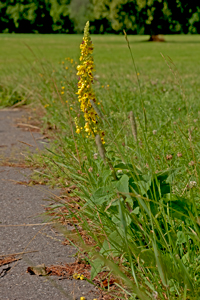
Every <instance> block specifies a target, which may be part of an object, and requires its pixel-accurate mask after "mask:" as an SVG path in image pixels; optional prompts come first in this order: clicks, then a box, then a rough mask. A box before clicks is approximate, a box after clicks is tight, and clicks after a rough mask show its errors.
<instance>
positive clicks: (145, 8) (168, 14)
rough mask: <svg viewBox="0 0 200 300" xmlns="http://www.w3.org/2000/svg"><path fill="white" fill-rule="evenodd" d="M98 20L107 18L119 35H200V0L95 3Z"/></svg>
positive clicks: (96, 1) (94, 0) (143, 0)
mask: <svg viewBox="0 0 200 300" xmlns="http://www.w3.org/2000/svg"><path fill="white" fill-rule="evenodd" d="M93 4H94V16H95V18H96V19H103V18H106V19H108V20H109V22H110V24H111V26H112V28H113V29H114V30H115V31H116V32H122V30H123V29H125V30H126V31H127V32H130V33H135V34H150V35H151V39H152V40H153V36H157V35H158V34H167V33H175V32H176V33H188V32H199V30H200V13H199V11H200V1H199V0H193V1H191V3H190V2H188V1H186V0H183V1H182V0H102V1H98V0H93Z"/></svg>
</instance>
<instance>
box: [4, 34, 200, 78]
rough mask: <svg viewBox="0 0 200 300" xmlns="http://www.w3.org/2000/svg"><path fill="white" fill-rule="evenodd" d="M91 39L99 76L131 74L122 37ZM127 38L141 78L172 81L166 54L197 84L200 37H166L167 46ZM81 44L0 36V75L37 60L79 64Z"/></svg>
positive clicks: (77, 38)
mask: <svg viewBox="0 0 200 300" xmlns="http://www.w3.org/2000/svg"><path fill="white" fill-rule="evenodd" d="M91 38H92V41H93V43H94V46H95V50H94V59H95V64H96V69H97V73H98V74H99V75H100V76H103V77H104V76H105V77H106V76H107V75H109V76H110V75H111V74H112V75H113V76H120V75H122V74H123V76H124V75H126V74H132V71H133V66H132V63H131V59H130V53H129V50H128V48H127V44H126V42H125V38H124V36H123V35H119V36H117V35H116V36H115V35H92V36H91ZM128 38H129V41H130V45H131V48H132V51H133V55H134V58H135V61H136V64H137V66H138V69H139V71H140V73H141V75H143V76H147V77H151V78H152V79H153V78H164V77H166V76H167V77H170V76H171V74H170V72H169V70H168V68H167V66H166V64H165V62H164V60H163V58H162V56H161V54H160V53H163V55H168V56H169V57H170V58H171V59H172V60H173V62H174V63H175V64H176V66H177V68H178V70H179V72H180V73H181V78H182V79H183V80H186V81H188V83H194V82H195V80H197V77H198V76H199V74H200V67H199V66H198V62H199V60H200V51H199V46H200V36H199V35H188V36H184V35H172V36H165V40H166V42H165V43H148V42H147V40H148V38H149V37H148V36H129V37H128ZM81 40H82V36H81V35H31V34H29V35H27V34H20V35H19V34H18V35H17V34H1V35H0V53H1V57H0V75H1V76H4V75H5V73H6V74H8V73H11V72H16V71H17V70H22V69H23V68H27V67H29V66H30V63H33V62H34V61H35V60H36V59H46V60H48V61H49V62H51V63H52V64H53V65H57V64H58V62H60V61H62V60H63V59H64V58H65V57H72V58H74V59H75V60H78V57H79V44H80V42H81ZM30 49H31V50H32V51H33V53H34V54H33V53H32V52H31V51H30ZM34 55H35V56H34ZM197 81H198V80H197Z"/></svg>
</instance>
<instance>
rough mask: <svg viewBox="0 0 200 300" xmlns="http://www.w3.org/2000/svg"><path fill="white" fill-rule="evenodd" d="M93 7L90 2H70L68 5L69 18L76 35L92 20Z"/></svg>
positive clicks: (87, 0)
mask: <svg viewBox="0 0 200 300" xmlns="http://www.w3.org/2000/svg"><path fill="white" fill-rule="evenodd" d="M92 14H93V5H92V2H91V0H71V2H70V4H69V16H70V19H71V20H72V22H73V23H74V29H75V31H76V32H77V33H81V32H83V29H84V27H85V23H86V22H87V21H88V20H91V19H92Z"/></svg>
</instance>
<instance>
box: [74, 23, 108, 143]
mask: <svg viewBox="0 0 200 300" xmlns="http://www.w3.org/2000/svg"><path fill="white" fill-rule="evenodd" d="M80 49H81V56H80V64H79V65H78V66H77V71H78V72H77V75H78V76H79V82H78V92H77V94H78V101H79V102H80V108H81V110H82V112H83V113H84V119H85V126H84V130H85V132H86V133H87V137H88V136H89V135H92V136H96V135H97V134H99V135H100V137H101V140H102V142H103V143H104V138H103V137H104V135H105V134H104V132H103V131H102V130H101V129H100V128H99V122H98V119H99V116H98V114H97V111H95V105H96V104H97V105H99V104H100V103H98V101H97V99H96V96H95V93H94V91H93V89H92V84H93V72H94V60H93V56H92V53H93V49H94V46H93V44H92V41H91V38H90V34H89V21H88V22H87V23H86V25H85V28H84V36H83V41H82V43H81V45H80ZM75 123H76V132H77V133H80V132H81V130H82V129H83V128H82V127H80V126H79V125H78V121H77V118H76V119H75Z"/></svg>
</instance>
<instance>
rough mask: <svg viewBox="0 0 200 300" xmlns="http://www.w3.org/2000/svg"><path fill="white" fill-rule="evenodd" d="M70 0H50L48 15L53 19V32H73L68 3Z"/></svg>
mask: <svg viewBox="0 0 200 300" xmlns="http://www.w3.org/2000/svg"><path fill="white" fill-rule="evenodd" d="M70 1H71V0H50V2H51V9H50V15H51V17H52V19H53V25H52V28H53V31H54V32H66V33H73V32H74V24H73V22H72V21H71V19H70V16H69V15H70V8H69V4H70Z"/></svg>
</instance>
